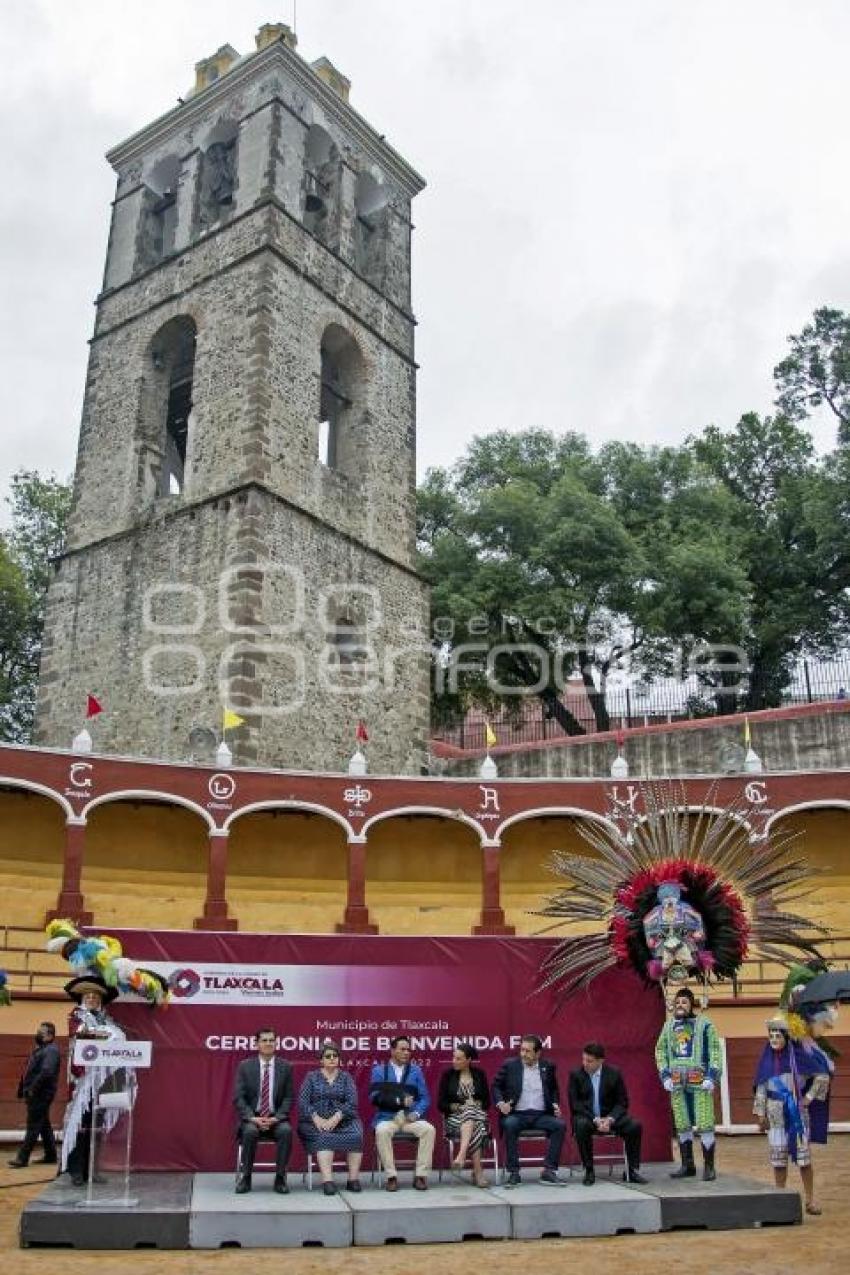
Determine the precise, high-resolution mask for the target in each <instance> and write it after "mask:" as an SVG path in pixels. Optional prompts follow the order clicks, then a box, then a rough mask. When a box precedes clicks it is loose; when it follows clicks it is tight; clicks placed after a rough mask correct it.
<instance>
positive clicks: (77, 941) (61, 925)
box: [45, 920, 169, 1005]
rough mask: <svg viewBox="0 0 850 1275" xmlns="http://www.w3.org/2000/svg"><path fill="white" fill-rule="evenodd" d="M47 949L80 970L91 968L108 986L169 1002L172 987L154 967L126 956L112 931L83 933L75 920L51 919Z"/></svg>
mask: <svg viewBox="0 0 850 1275" xmlns="http://www.w3.org/2000/svg"><path fill="white" fill-rule="evenodd" d="M45 934H46V935H47V950H48V952H61V954H62V955H63V956H64V957H65V959H66V960H67V961H68V963H69V965H71V967H72V968H73V969H74V971H75V972H77V973H83V972H84V971H86V970H88V971H90V972H91V973H92V974H95V975H96V976H97V977H98V978H101V979H103V982H104V983H105V984H106V985H107V987H116V988H117V989H118V991H119V992H132V993H134V994H135V995H136V996H143V997H144V998H145V1000H146V1001H148V1002H149V1003H150V1004H151V1005H166V1004H167V1003H168V999H169V988H168V984H167V982H166V980H165V979H164V978H163V977H162V976H161V975H160V974H157V973H155V971H154V970H148V969H145V968H144V967H143V966H140V965H137V964H136V962H135V961H131V960H129V959H128V958H127V957H126V956H124V954H123V952H122V949H121V944H120V943H119V941H118V939H116V938H113V937H112V935H110V934H101V935H87V936H84V935H82V934H81V933H80V931H79V930H78V929H77V927H76V926H75V925H74V922H73V921H68V920H55V921H49V922H48V924H47V926H46V927H45Z"/></svg>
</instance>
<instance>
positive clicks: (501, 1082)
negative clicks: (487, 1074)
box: [492, 1036, 567, 1186]
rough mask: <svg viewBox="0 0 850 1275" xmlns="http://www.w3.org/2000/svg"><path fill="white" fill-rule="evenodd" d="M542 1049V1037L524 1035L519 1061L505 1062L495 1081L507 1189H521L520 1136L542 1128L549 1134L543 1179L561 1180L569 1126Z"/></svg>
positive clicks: (553, 1068)
mask: <svg viewBox="0 0 850 1275" xmlns="http://www.w3.org/2000/svg"><path fill="white" fill-rule="evenodd" d="M542 1049H543V1041H542V1040H541V1039H540V1037H539V1036H523V1038H522V1040H521V1041H520V1046H519V1058H511V1059H510V1060H509V1061H508V1062H506V1063H503V1064H502V1066H501V1067H500V1069H499V1071H498V1074H497V1075H496V1078H495V1080H494V1081H493V1088H492V1092H493V1101H494V1102H495V1104H496V1106H497V1108H498V1110H499V1123H500V1125H501V1129H502V1137H503V1138H504V1139H505V1160H506V1168H507V1171H508V1186H519V1184H520V1182H521V1181H522V1178H521V1177H520V1172H519V1135H520V1134H521V1133H523V1132H524V1131H525V1130H528V1129H542V1130H543V1132H544V1133H546V1134H547V1135H548V1146H547V1150H546V1166H545V1168H544V1169H543V1172H542V1173H541V1174H540V1177H541V1180H542V1181H543V1182H557V1181H558V1163H559V1161H560V1158H561V1147H562V1146H563V1145H564V1137H565V1135H566V1132H567V1126H566V1122H565V1121H564V1120H562V1119H561V1108H560V1106H559V1103H560V1093H559V1091H558V1078H557V1075H556V1074H555V1064H554V1063H552V1062H549V1060H548V1059H547V1058H541V1057H540V1055H541V1052H542Z"/></svg>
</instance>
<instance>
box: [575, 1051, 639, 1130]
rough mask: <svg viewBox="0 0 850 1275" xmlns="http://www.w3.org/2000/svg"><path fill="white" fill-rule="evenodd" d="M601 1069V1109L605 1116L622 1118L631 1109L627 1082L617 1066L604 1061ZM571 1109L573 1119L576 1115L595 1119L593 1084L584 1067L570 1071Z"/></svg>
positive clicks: (616, 1118) (614, 1118) (613, 1118)
mask: <svg viewBox="0 0 850 1275" xmlns="http://www.w3.org/2000/svg"><path fill="white" fill-rule="evenodd" d="M600 1070H601V1072H602V1079H601V1080H600V1082H599V1110H600V1112H601V1114H602V1115H603V1116H610V1117H611V1119H612V1120H615V1121H616V1120H621V1119H622V1118H623V1116H625V1115H628V1111H629V1095H628V1093H627V1092H626V1083H625V1081H624V1080H623V1077H622V1075H621V1073H620V1072H619V1071H618V1070H617V1068H616V1067H609V1066H608V1064H607V1063H603V1064H602V1067H601V1069H600ZM570 1111H571V1112H572V1114H573V1119H575V1117H576V1116H586V1117H587V1119H588V1120H592V1119H593V1085H592V1083H591V1080H590V1076H588V1074H587V1072H586V1071H585V1069H584V1068H583V1067H578V1068H576V1070H575V1071H571V1072H570Z"/></svg>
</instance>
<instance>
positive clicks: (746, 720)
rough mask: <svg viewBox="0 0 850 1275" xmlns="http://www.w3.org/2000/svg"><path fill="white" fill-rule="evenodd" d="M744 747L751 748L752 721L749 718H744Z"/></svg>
mask: <svg viewBox="0 0 850 1275" xmlns="http://www.w3.org/2000/svg"><path fill="white" fill-rule="evenodd" d="M744 746H745V747H746V748H749V746H750V719H749V717H745V718H744Z"/></svg>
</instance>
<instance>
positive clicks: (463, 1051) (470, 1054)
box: [437, 1041, 490, 1186]
mask: <svg viewBox="0 0 850 1275" xmlns="http://www.w3.org/2000/svg"><path fill="white" fill-rule="evenodd" d="M477 1058H478V1051H477V1049H476V1048H475V1047H474V1046H473V1045H470V1044H467V1042H466V1041H461V1042H460V1044H458V1045H457V1047H456V1048H455V1051H454V1054H453V1055H452V1065H451V1067H450V1068H449V1069H448V1071H444V1072H443V1074H442V1076H441V1077H440V1088H439V1093H438V1097H437V1106H438V1107H439V1109H440V1111H442V1113H443V1115H444V1116H445V1118H446V1126H445V1127H446V1137H447V1138H451V1139H452V1141H456V1142H458V1148H457V1154H456V1155H455V1158H454V1159H453V1160H452V1171H453V1172H454V1173H455V1175H456V1176H459V1174H460V1173H461V1170H462V1169H463V1166H464V1165H465V1164H466V1158H467V1156H469V1158H470V1160H471V1161H472V1180H473V1182H474V1183H475V1185H476V1186H487V1185H488V1182H487V1178H486V1177H485V1176H484V1171H483V1169H482V1167H481V1148H482V1147H483V1146H484V1144H485V1142H488V1141H489V1139H490V1124H489V1121H488V1119H487V1108H488V1107H489V1106H490V1086H489V1085H488V1084H487V1077H486V1076H485V1074H484V1072H483V1071H482V1070H481V1068H480V1067H475V1066H474V1065H473V1064H474V1062H475V1060H476V1059H477Z"/></svg>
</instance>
